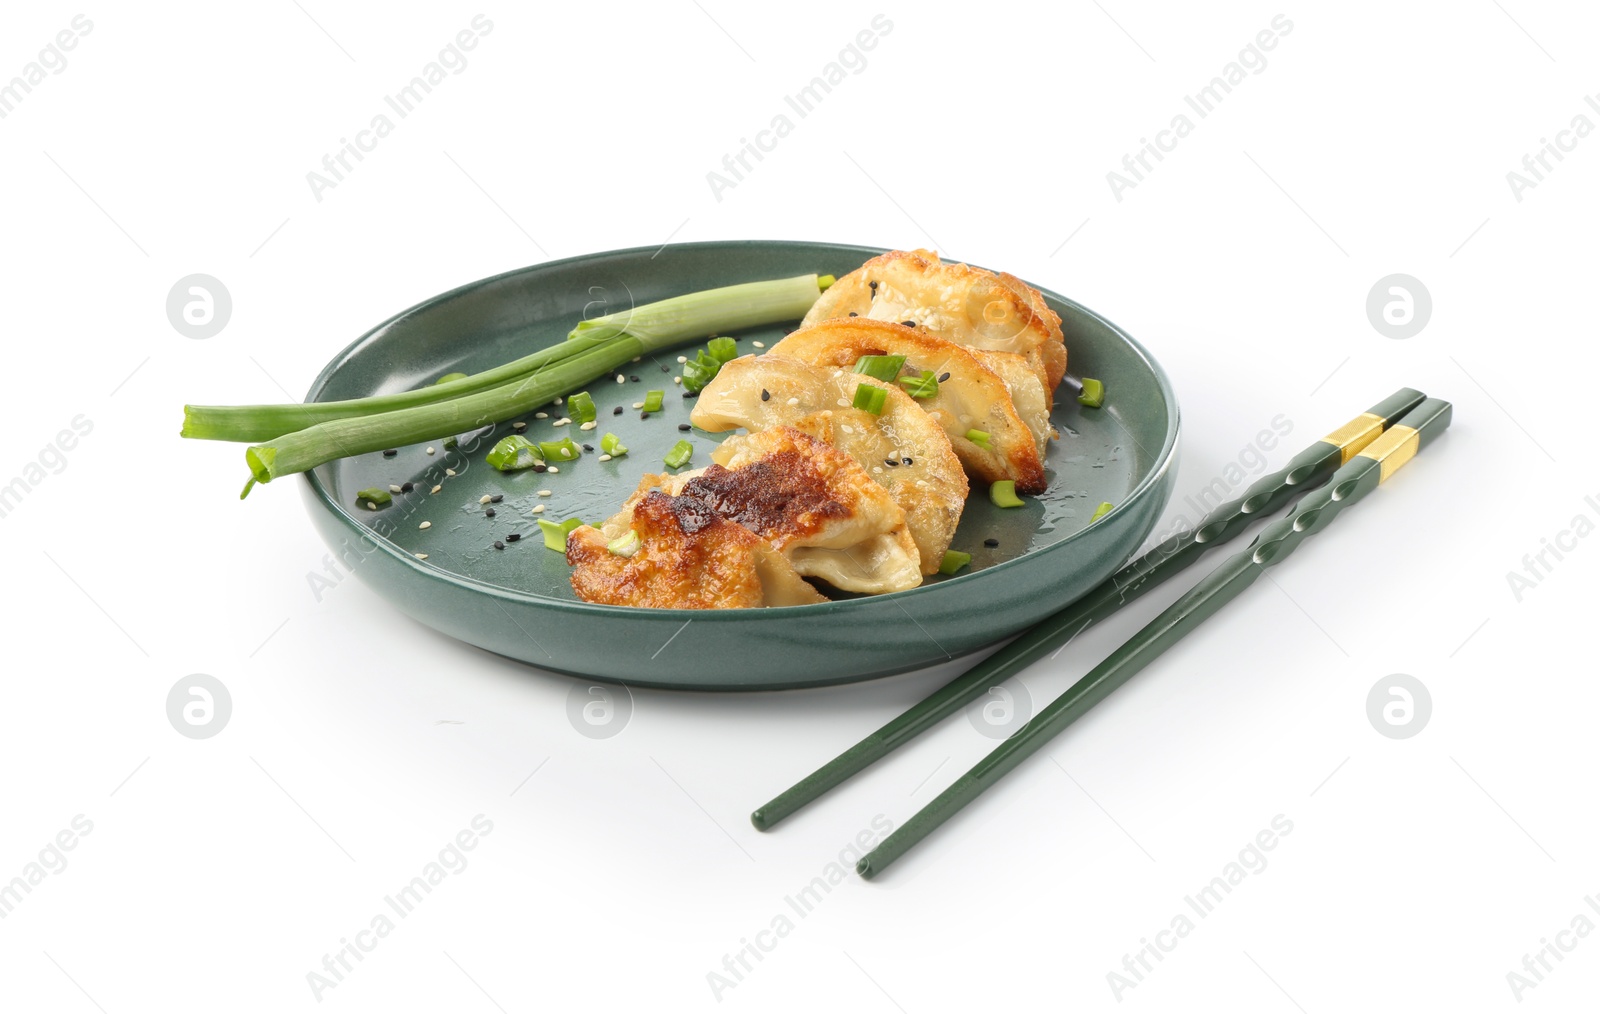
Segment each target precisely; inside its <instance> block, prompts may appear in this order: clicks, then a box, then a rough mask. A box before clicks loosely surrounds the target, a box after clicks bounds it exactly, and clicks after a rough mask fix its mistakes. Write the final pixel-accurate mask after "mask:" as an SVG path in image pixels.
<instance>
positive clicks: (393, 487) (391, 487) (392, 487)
mask: <svg viewBox="0 0 1600 1014" xmlns="http://www.w3.org/2000/svg"><path fill="white" fill-rule="evenodd" d="M389 492H391V493H399V492H402V490H401V489H400V487H399V486H396V485H395V484H394V483H392V482H391V483H389Z"/></svg>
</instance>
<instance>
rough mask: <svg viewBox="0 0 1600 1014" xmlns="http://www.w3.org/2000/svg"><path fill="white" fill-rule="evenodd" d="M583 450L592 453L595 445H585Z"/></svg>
mask: <svg viewBox="0 0 1600 1014" xmlns="http://www.w3.org/2000/svg"><path fill="white" fill-rule="evenodd" d="M583 449H584V450H586V451H592V450H594V445H593V444H584V445H583Z"/></svg>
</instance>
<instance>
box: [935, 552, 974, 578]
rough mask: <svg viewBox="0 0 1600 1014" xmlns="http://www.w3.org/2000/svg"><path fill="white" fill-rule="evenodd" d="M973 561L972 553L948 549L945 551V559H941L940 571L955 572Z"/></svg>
mask: <svg viewBox="0 0 1600 1014" xmlns="http://www.w3.org/2000/svg"><path fill="white" fill-rule="evenodd" d="M971 562H972V554H971V553H958V552H956V551H955V550H954V549H947V550H945V551H944V559H943V560H940V561H939V573H941V574H954V573H955V572H956V571H958V570H960V569H961V568H962V567H965V566H966V565H967V564H969V563H971Z"/></svg>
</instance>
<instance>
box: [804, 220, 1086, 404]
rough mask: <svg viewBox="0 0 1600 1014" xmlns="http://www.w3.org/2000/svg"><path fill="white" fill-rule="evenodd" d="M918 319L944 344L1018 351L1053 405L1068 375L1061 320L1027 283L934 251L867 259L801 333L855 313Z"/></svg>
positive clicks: (822, 302)
mask: <svg viewBox="0 0 1600 1014" xmlns="http://www.w3.org/2000/svg"><path fill="white" fill-rule="evenodd" d="M852 313H853V314H856V315H858V316H862V317H869V318H872V319H874V320H892V321H902V322H903V321H913V322H915V324H916V326H917V327H921V328H926V329H927V330H928V331H931V332H932V333H934V334H936V335H938V336H939V337H941V338H948V339H949V340H951V341H953V342H958V343H960V344H962V345H966V346H969V347H971V348H975V349H987V350H990V351H994V352H1015V353H1018V354H1019V355H1021V356H1023V357H1024V358H1025V359H1026V360H1027V361H1028V364H1029V365H1030V366H1031V367H1033V369H1034V372H1035V373H1036V374H1037V375H1038V377H1039V380H1040V382H1041V383H1042V384H1044V391H1045V400H1046V402H1047V403H1048V404H1052V405H1053V404H1054V403H1055V390H1056V386H1057V385H1059V384H1060V383H1061V378H1062V377H1063V376H1064V375H1065V374H1066V372H1067V347H1066V344H1065V342H1064V340H1063V338H1062V335H1061V318H1060V316H1058V315H1057V314H1056V312H1055V311H1054V310H1052V309H1050V307H1049V306H1048V305H1047V304H1046V303H1045V301H1044V297H1043V296H1042V295H1040V294H1039V290H1038V289H1035V288H1033V287H1032V286H1031V285H1029V284H1028V283H1026V282H1024V281H1023V280H1022V279H1020V278H1017V277H1015V276H1013V275H1008V274H998V275H997V274H995V273H994V272H992V271H984V270H982V269H981V268H974V267H969V266H968V265H966V264H943V263H940V261H939V255H938V254H936V253H934V252H933V251H931V250H910V251H907V250H896V251H893V252H892V253H886V254H882V255H881V256H878V257H874V258H872V259H871V260H869V261H867V262H866V263H865V264H863V265H861V267H859V268H857V269H856V270H854V271H852V272H850V273H849V274H848V275H845V276H844V277H843V278H840V279H839V280H838V281H836V282H834V283H833V284H832V285H831V286H829V287H828V290H827V291H826V292H824V293H823V294H822V296H821V298H819V299H818V300H817V301H816V303H815V304H813V305H812V307H811V311H810V312H809V313H807V314H806V317H805V320H804V321H803V322H802V324H801V326H802V327H809V326H811V325H812V324H816V323H818V322H819V321H824V320H829V319H832V318H834V317H848V316H850V315H851V314H852Z"/></svg>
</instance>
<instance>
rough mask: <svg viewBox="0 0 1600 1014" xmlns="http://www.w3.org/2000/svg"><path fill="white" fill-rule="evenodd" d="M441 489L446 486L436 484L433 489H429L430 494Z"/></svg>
mask: <svg viewBox="0 0 1600 1014" xmlns="http://www.w3.org/2000/svg"><path fill="white" fill-rule="evenodd" d="M441 489H444V487H443V486H435V487H433V488H432V489H430V490H428V495H429V496H432V495H433V494H435V493H437V492H439V491H440V490H441Z"/></svg>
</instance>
